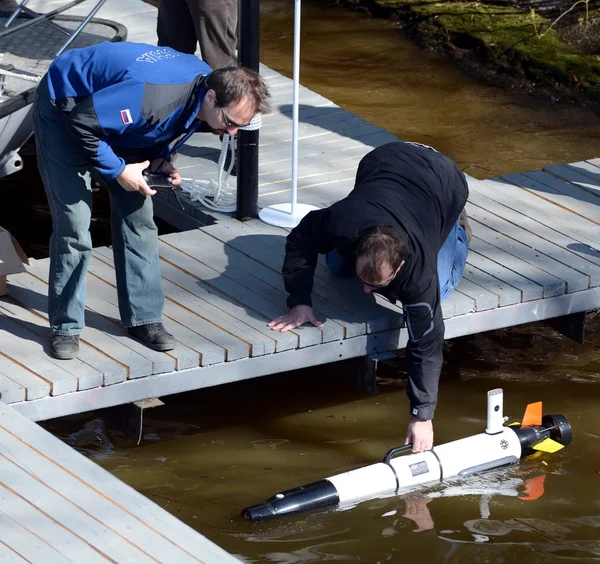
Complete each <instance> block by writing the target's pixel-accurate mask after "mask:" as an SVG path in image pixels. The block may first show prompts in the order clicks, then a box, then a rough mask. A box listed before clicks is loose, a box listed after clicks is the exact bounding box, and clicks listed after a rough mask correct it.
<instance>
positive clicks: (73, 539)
mask: <svg viewBox="0 0 600 564" xmlns="http://www.w3.org/2000/svg"><path fill="white" fill-rule="evenodd" d="M0 502H1V503H2V511H3V512H4V513H5V514H7V515H10V516H12V518H13V519H14V520H15V522H16V523H18V524H19V525H21V527H23V528H24V529H26V530H28V531H29V532H30V533H32V534H34V535H36V536H37V537H39V538H40V539H41V540H42V541H44V542H46V543H47V544H48V545H49V546H52V547H57V548H58V551H59V552H60V554H61V555H62V556H64V557H65V558H66V561H67V562H85V563H86V564H109V563H110V562H111V560H109V559H108V558H107V557H106V556H104V555H102V554H101V553H100V552H98V551H97V550H95V549H94V548H92V547H91V546H90V545H89V544H88V543H86V542H85V541H83V540H82V539H80V538H79V537H78V536H77V535H76V534H74V533H73V532H71V531H70V530H68V529H66V528H65V527H63V526H62V525H60V524H58V523H57V522H56V521H54V520H53V519H52V518H50V517H49V516H48V515H47V514H46V513H44V512H43V511H40V510H39V509H38V508H37V507H36V506H35V505H33V504H31V503H30V502H28V501H26V500H25V499H23V498H22V497H21V496H19V495H17V494H15V493H14V492H12V491H11V490H9V489H7V488H5V487H3V486H2V485H0ZM0 561H2V562H4V560H0ZM45 561H46V562H51V561H52V560H50V559H47V560H45Z"/></svg>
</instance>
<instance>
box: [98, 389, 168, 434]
mask: <svg viewBox="0 0 600 564" xmlns="http://www.w3.org/2000/svg"><path fill="white" fill-rule="evenodd" d="M162 405H165V404H164V402H162V401H161V400H159V399H158V398H148V399H143V400H139V401H136V402H134V403H126V404H124V405H117V406H115V407H109V408H108V410H107V411H108V414H109V416H108V418H107V419H108V420H109V421H110V424H111V425H110V426H111V427H115V428H116V429H118V430H119V431H121V432H122V433H123V434H124V435H125V436H126V437H127V438H128V439H130V440H133V441H135V444H136V445H139V444H140V442H141V441H142V437H143V433H144V411H146V410H147V409H150V408H152V407H160V406H162Z"/></svg>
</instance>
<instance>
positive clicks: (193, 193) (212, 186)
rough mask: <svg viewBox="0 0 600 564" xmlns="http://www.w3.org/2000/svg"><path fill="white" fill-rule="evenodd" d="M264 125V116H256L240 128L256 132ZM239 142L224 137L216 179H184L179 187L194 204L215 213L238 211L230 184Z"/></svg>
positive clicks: (226, 134)
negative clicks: (226, 163) (227, 161)
mask: <svg viewBox="0 0 600 564" xmlns="http://www.w3.org/2000/svg"><path fill="white" fill-rule="evenodd" d="M261 125H262V116H261V115H260V114H257V115H255V116H254V117H253V118H252V120H251V121H250V123H249V124H248V125H246V126H244V127H240V129H243V130H245V131H256V130H257V129H260V126H261ZM236 149H237V141H236V137H235V136H233V137H232V136H231V135H229V134H228V133H225V134H224V135H223V145H222V147H221V154H220V155H219V161H218V168H219V173H218V176H217V178H216V180H215V179H214V178H212V179H210V180H196V179H194V178H182V179H181V184H180V185H179V187H180V188H181V189H182V190H183V191H184V192H186V193H187V194H188V195H189V197H190V200H191V201H192V202H200V203H201V204H202V205H203V206H205V207H207V208H208V209H210V210H213V211H220V212H225V213H231V212H234V211H235V210H236V203H237V195H236V188H237V182H236V185H235V186H232V185H231V184H230V183H229V175H230V174H231V171H232V169H233V167H234V165H235V154H236ZM228 150H229V151H230V153H231V160H230V162H229V167H228V168H227V170H225V160H226V159H227V151H228Z"/></svg>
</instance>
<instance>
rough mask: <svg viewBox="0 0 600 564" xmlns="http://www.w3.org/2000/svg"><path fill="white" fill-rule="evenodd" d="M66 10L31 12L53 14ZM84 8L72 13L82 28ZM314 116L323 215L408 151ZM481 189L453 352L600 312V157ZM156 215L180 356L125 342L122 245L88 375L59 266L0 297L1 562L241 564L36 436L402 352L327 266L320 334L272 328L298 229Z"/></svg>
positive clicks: (306, 153)
mask: <svg viewBox="0 0 600 564" xmlns="http://www.w3.org/2000/svg"><path fill="white" fill-rule="evenodd" d="M65 3H66V1H65V0H54V1H53V0H37V1H32V2H30V4H29V6H30V7H32V8H34V9H37V10H39V11H49V10H51V9H54V8H56V7H58V6H60V5H62V4H65ZM86 4H88V3H85V4H82V5H80V6H78V7H77V8H76V9H75V10H74V13H76V14H79V15H83V14H84V13H85V12H86V10H89V9H90V7H91V6H87V5H86ZM99 15H100V16H101V17H104V18H110V19H115V20H117V21H119V22H120V23H123V24H124V25H126V26H127V28H128V29H129V39H130V40H133V41H145V42H148V43H155V42H156V36H155V25H156V9H155V8H154V7H153V6H151V5H149V4H146V3H143V2H140V1H139V0H122V1H120V2H118V3H110V2H109V3H107V5H106V6H105V7H104V8H103V9H102V11H101V12H100V14H99ZM261 70H262V74H263V76H264V77H265V78H266V80H267V81H268V83H269V85H270V88H271V92H272V95H273V109H274V111H273V113H272V114H271V115H269V116H265V117H264V119H263V127H262V129H261V133H260V139H261V146H260V171H259V172H260V176H259V179H260V180H259V192H260V201H259V203H260V205H261V206H266V205H270V204H275V203H281V202H287V201H289V197H290V189H291V174H290V171H291V166H290V163H291V132H292V127H291V114H292V108H291V98H292V87H291V81H290V80H289V79H288V78H286V77H284V76H282V75H280V74H279V73H277V72H275V71H273V70H271V69H268V68H266V67H262V69H261ZM300 104H301V107H300V127H299V134H300V141H299V177H298V200H299V202H302V203H309V204H314V205H318V206H324V205H327V204H329V203H331V202H333V201H336V200H338V199H340V198H342V197H344V196H345V195H346V194H347V193H348V192H349V191H350V190H351V189H352V186H353V183H354V175H355V171H356V167H357V164H358V161H359V160H360V158H361V157H362V156H364V155H365V154H366V153H367V152H369V151H370V150H371V149H372V148H374V147H377V146H379V145H382V144H384V143H386V142H388V141H391V140H394V139H395V138H394V137H393V136H392V135H390V134H389V133H387V132H385V131H383V130H381V129H379V128H377V127H375V126H373V125H371V124H369V123H368V122H366V121H365V120H363V119H361V118H359V117H357V116H355V115H353V114H351V113H349V112H346V111H344V110H343V109H342V108H340V107H338V106H337V105H336V104H334V103H333V102H331V101H330V100H327V99H325V98H323V97H322V96H319V95H318V94H315V93H313V92H310V91H309V90H307V89H305V88H301V89H300ZM219 150H220V146H219V144H218V139H217V138H216V137H214V136H210V135H196V136H194V137H193V138H192V139H191V140H190V143H189V144H187V145H186V146H184V147H183V149H182V151H181V156H180V159H179V161H178V167H179V168H180V169H181V171H182V173H183V176H184V177H189V178H196V179H206V178H211V177H213V178H214V177H216V175H217V168H216V160H217V159H218V154H219ZM469 183H470V189H471V195H470V198H469V203H468V208H467V209H468V212H469V215H470V217H471V225H472V228H473V235H474V236H473V239H472V241H471V245H470V251H469V256H468V260H467V267H466V269H465V274H464V278H463V280H462V282H461V284H460V286H459V287H458V290H457V291H456V292H454V293H453V294H452V295H451V296H450V298H449V299H448V300H446V301H445V302H444V304H443V311H444V317H445V323H446V336H447V337H448V338H452V337H457V336H460V335H466V334H470V333H476V332H480V331H487V330H491V329H496V328H501V327H508V326H512V325H517V324H521V323H526V322H530V321H538V320H543V319H549V318H559V317H562V316H573V315H577V314H578V313H580V312H585V311H587V310H590V309H593V308H597V307H599V306H600V251H599V250H598V244H597V242H598V241H600V211H599V210H600V207H599V206H600V159H593V160H590V161H587V162H582V163H573V164H570V165H563V166H552V167H548V168H547V169H544V170H540V171H533V172H527V173H523V174H518V175H509V176H507V177H502V178H496V179H491V180H485V181H477V180H474V179H470V180H469ZM155 207H156V212H157V215H159V216H160V217H162V218H164V219H166V220H168V221H170V222H172V223H173V224H174V225H176V226H177V227H179V228H180V229H181V232H180V233H174V234H170V235H164V236H162V237H160V254H161V261H162V262H161V266H162V274H163V283H164V290H165V296H166V300H165V310H164V319H165V324H166V326H167V328H168V329H169V330H170V331H171V332H172V333H173V334H174V336H175V338H176V339H177V347H176V348H175V349H174V350H173V351H171V352H169V353H156V352H153V351H151V350H150V349H148V348H146V347H144V346H143V345H141V344H140V343H138V342H137V341H135V340H133V339H131V338H130V337H129V336H128V335H127V333H126V332H125V330H123V329H122V328H121V326H120V324H119V321H118V318H119V315H118V308H117V294H116V288H115V272H114V267H113V257H112V251H111V249H109V248H97V249H95V251H94V256H93V259H92V264H91V268H90V272H89V274H88V298H87V311H86V329H85V331H84V333H83V334H82V340H81V354H80V356H79V358H78V359H76V360H72V361H58V360H55V359H53V358H51V357H50V356H49V355H48V350H49V330H48V321H47V291H48V285H47V281H48V260H39V261H33V264H32V265H31V267H30V268H29V269H28V272H27V273H23V274H18V275H14V276H10V277H9V295H8V296H7V297H4V298H1V299H0V333H1V338H0V394H1V399H2V402H3V403H1V404H0V456H1V457H0V464H2V473H1V476H2V478H1V479H0V494H1V495H2V500H3V502H4V503H3V508H2V515H1V516H2V524H3V527H1V528H0V531H1V532H0V559H1V560H2V562H26V561H28V562H34V563H38V562H40V563H42V562H43V563H46V562H53V563H54V562H57V563H58V562H63V561H67V562H84V561H85V562H88V561H89V562H96V561H98V562H104V561H109V562H110V561H115V562H135V563H136V564H137V563H139V562H146V561H149V562H150V561H152V562H177V563H180V562H205V563H207V564H208V563H211V562H221V563H227V562H235V561H237V560H236V559H235V558H234V557H232V556H230V555H227V554H226V553H225V552H224V551H222V550H221V549H219V548H218V547H216V546H215V545H214V544H212V543H210V541H207V540H206V539H204V538H203V537H202V536H201V535H200V534H198V533H195V532H194V531H193V530H191V529H190V528H189V527H187V526H186V525H184V524H182V523H180V522H179V521H178V520H177V519H176V518H174V517H172V516H170V515H169V514H167V513H166V512H165V511H163V510H162V509H160V508H159V507H158V506H156V505H155V504H153V503H152V502H150V501H149V500H148V499H146V498H145V497H144V496H142V495H140V494H137V493H136V492H134V491H133V490H131V488H129V487H128V486H125V485H124V484H122V483H121V482H120V481H119V480H117V479H116V478H114V477H113V476H111V475H110V474H108V473H107V472H105V471H104V470H102V469H101V468H99V467H98V466H96V465H95V464H93V463H92V462H90V461H88V460H87V459H85V458H84V457H83V456H81V455H79V454H77V453H76V452H75V451H74V450H73V449H71V448H70V447H68V446H66V445H64V444H63V443H62V442H61V441H59V440H58V439H56V438H54V437H52V436H50V435H49V434H48V433H47V432H45V431H44V430H43V429H41V428H40V427H38V426H37V425H35V424H34V423H33V422H32V421H37V420H44V419H50V418H53V417H58V416H62V415H68V414H72V413H77V412H82V411H89V410H94V409H98V408H103V407H108V406H113V405H119V404H124V403H129V402H134V401H137V400H140V399H144V398H148V397H161V396H166V395H170V394H174V393H178V392H183V391H187V390H193V389H198V388H203V387H208V386H214V385H219V384H223V383H227V382H233V381H237V380H243V379H248V378H254V377H259V376H263V375H266V374H272V373H278V372H283V371H286V370H292V369H295V368H299V367H304V366H314V365H319V364H325V363H330V362H336V361H339V360H344V359H350V358H356V357H361V356H365V355H381V354H385V353H386V352H388V351H393V350H396V349H398V348H402V347H404V346H405V344H406V340H407V335H406V330H405V329H403V327H402V325H403V318H402V310H401V308H400V307H396V306H393V305H391V304H389V303H388V302H387V301H386V300H385V299H383V298H375V297H374V296H372V295H366V294H364V293H363V292H362V290H361V288H360V286H359V284H357V283H356V281H354V280H351V279H337V278H334V277H333V276H331V274H330V273H329V271H328V269H327V268H326V266H325V265H324V263H323V262H321V263H320V264H319V266H318V268H317V272H316V277H315V286H314V308H315V311H316V313H317V315H318V316H320V317H321V319H323V320H325V319H326V322H325V324H324V326H323V327H322V328H315V327H302V328H299V329H297V330H294V331H292V332H289V333H283V334H282V333H276V332H273V331H271V330H269V328H268V327H267V323H268V322H269V321H270V320H271V319H272V318H274V317H277V316H279V315H281V314H282V313H284V312H285V310H286V307H285V299H286V293H285V290H284V286H283V279H282V277H281V273H280V269H281V264H282V261H283V256H284V245H285V237H286V235H287V232H286V231H285V230H283V229H279V228H276V227H271V226H268V225H265V224H263V223H261V222H260V221H258V220H254V221H249V222H245V223H241V222H238V221H235V220H233V219H231V218H230V217H228V216H227V215H224V214H218V213H207V212H206V210H204V209H202V207H201V206H199V205H198V204H194V203H193V202H191V201H190V200H189V198H188V199H185V198H184V201H183V202H179V201H178V200H176V199H174V198H173V197H172V196H169V197H167V196H166V195H164V194H161V195H160V196H157V198H156V206H155ZM182 208H183V209H182ZM8 404H9V405H8ZM149 547H151V548H149Z"/></svg>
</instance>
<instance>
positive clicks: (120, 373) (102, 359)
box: [0, 292, 127, 389]
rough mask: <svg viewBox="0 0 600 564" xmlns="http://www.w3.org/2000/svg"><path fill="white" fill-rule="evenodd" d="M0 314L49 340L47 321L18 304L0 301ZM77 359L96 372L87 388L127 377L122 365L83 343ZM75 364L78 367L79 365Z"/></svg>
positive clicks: (113, 382)
mask: <svg viewBox="0 0 600 564" xmlns="http://www.w3.org/2000/svg"><path fill="white" fill-rule="evenodd" d="M13 293H14V292H13ZM17 293H18V292H17ZM0 312H1V313H2V314H4V315H6V316H8V317H10V318H11V319H12V320H13V321H15V322H16V323H19V324H20V325H23V326H24V327H25V328H27V329H29V330H30V331H32V332H33V333H35V334H36V335H38V336H39V337H41V338H43V339H44V340H46V341H48V340H49V339H50V329H49V327H48V320H47V319H45V318H44V317H42V316H40V315H37V314H36V313H33V312H32V311H30V310H29V309H27V308H25V307H23V306H22V305H21V304H20V303H18V302H16V301H13V300H8V299H0ZM77 358H78V359H79V361H81V362H83V363H85V364H87V365H88V366H91V367H92V368H93V369H94V370H96V371H97V374H93V375H92V376H94V375H95V376H97V377H95V378H93V377H90V378H89V379H88V380H87V382H86V384H87V387H88V388H95V387H97V386H108V385H111V384H116V383H117V382H123V381H124V380H125V378H126V377H127V371H126V370H125V368H124V367H123V366H122V365H120V364H117V363H116V362H114V361H113V360H112V359H110V358H108V357H107V356H106V355H103V354H102V353H100V352H99V351H97V350H96V349H94V348H92V347H90V346H88V345H87V344H86V343H84V342H80V347H79V355H78V357H77ZM76 364H78V366H79V363H76ZM79 386H80V389H82V388H81V381H80V382H79Z"/></svg>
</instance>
